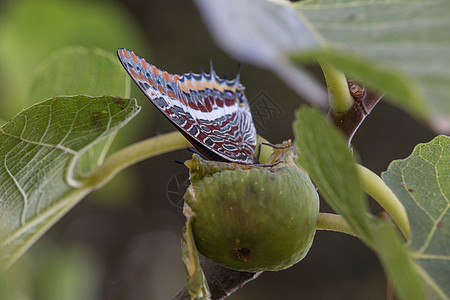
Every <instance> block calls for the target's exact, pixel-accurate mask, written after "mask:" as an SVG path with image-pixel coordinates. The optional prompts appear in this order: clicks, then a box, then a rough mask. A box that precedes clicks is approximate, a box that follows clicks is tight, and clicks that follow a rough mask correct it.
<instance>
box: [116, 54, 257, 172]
mask: <svg viewBox="0 0 450 300" xmlns="http://www.w3.org/2000/svg"><path fill="white" fill-rule="evenodd" d="M117 54H118V56H119V59H120V61H121V63H122V65H123V66H124V67H125V69H126V70H127V72H128V73H129V74H130V76H131V78H132V79H133V80H134V81H135V82H136V84H137V85H138V86H139V88H140V89H141V90H142V91H143V92H144V94H145V95H146V96H147V97H148V98H149V99H150V101H151V102H152V103H153V104H154V105H155V106H156V107H157V108H158V109H159V110H160V111H161V112H162V113H163V114H164V115H165V116H166V117H167V118H168V119H169V121H170V122H172V124H174V125H175V126H176V127H177V129H178V130H180V132H181V133H182V134H183V135H184V136H185V137H186V138H187V139H188V140H189V141H190V142H191V143H192V145H193V146H194V147H195V148H196V149H197V150H198V151H199V152H200V153H202V154H203V155H205V156H206V157H207V158H209V159H211V160H221V161H228V162H235V163H241V164H252V163H253V162H254V154H255V147H256V129H255V126H254V124H253V120H252V115H251V113H250V107H249V104H248V101H247V99H246V97H245V93H244V89H245V88H244V87H243V86H242V85H241V84H240V83H239V78H238V77H237V78H236V79H234V80H225V79H220V78H219V77H218V76H217V75H216V73H215V72H214V70H213V68H212V67H211V73H210V74H206V73H204V72H202V73H201V74H194V73H192V72H190V73H186V74H183V75H181V76H180V75H176V74H170V73H168V72H165V71H162V70H160V69H158V68H156V67H155V66H153V65H151V64H149V63H148V62H146V61H145V60H144V59H143V58H141V57H139V56H138V55H136V54H135V53H134V52H133V51H130V50H127V49H119V50H118V51H117Z"/></svg>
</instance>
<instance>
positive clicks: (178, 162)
mask: <svg viewBox="0 0 450 300" xmlns="http://www.w3.org/2000/svg"><path fill="white" fill-rule="evenodd" d="M175 163H176V164H180V165H183V166H184V162H182V161H179V160H175Z"/></svg>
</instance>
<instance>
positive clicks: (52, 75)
mask: <svg viewBox="0 0 450 300" xmlns="http://www.w3.org/2000/svg"><path fill="white" fill-rule="evenodd" d="M129 78H130V76H128V74H126V72H124V71H123V67H122V65H121V64H120V62H119V60H118V59H117V57H116V56H115V55H113V54H112V53H110V52H106V51H104V50H102V49H99V48H84V47H79V46H76V47H74V46H72V47H64V48H62V49H59V50H57V51H56V52H55V53H53V54H52V55H51V56H50V57H49V58H48V59H47V60H46V61H45V62H43V63H42V64H41V66H40V68H39V70H38V71H37V72H36V73H35V75H34V78H33V82H32V85H31V89H30V99H48V98H50V97H53V96H55V95H79V94H84V95H91V96H102V95H115V96H118V97H129V96H130V95H129V94H130V79H129Z"/></svg>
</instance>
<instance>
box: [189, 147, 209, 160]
mask: <svg viewBox="0 0 450 300" xmlns="http://www.w3.org/2000/svg"><path fill="white" fill-rule="evenodd" d="M187 149H188V151H189V152H191V153H195V154H197V155H199V156H201V158H203V159H204V160H209V158H207V157H206V156H204V155H203V154H201V153H200V152H198V151H197V149H195V148H192V147H188V148H187Z"/></svg>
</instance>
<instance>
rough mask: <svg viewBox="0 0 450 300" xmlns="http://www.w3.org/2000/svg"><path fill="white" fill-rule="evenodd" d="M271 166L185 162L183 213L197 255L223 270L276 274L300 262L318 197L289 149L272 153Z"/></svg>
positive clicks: (308, 244)
mask: <svg viewBox="0 0 450 300" xmlns="http://www.w3.org/2000/svg"><path fill="white" fill-rule="evenodd" d="M278 161H281V162H280V163H278V164H276V165H274V166H272V167H260V166H243V165H237V164H229V163H222V162H211V161H205V160H202V159H201V158H199V157H198V156H194V157H193V159H192V160H190V161H187V162H186V165H187V166H188V167H189V169H190V179H191V186H190V187H189V188H188V190H187V191H186V194H185V205H186V207H185V214H187V213H189V214H190V215H192V216H193V220H192V231H193V234H194V239H195V244H196V246H197V249H198V251H199V252H200V253H202V254H203V255H205V256H206V257H208V258H210V259H211V260H213V261H214V262H216V263H219V264H221V265H223V266H225V267H228V268H231V269H236V270H242V271H249V272H257V271H268V270H271V271H276V270H282V269H285V268H288V267H290V266H292V265H293V264H295V263H297V262H298V261H300V260H301V259H302V258H303V257H304V256H305V255H306V253H307V252H308V250H309V248H310V247H311V244H312V240H313V237H314V233H315V228H316V221H317V216H318V212H319V198H318V195H317V192H316V189H315V187H314V185H313V184H312V183H311V180H310V179H309V176H308V175H307V174H306V172H305V171H304V170H303V169H301V168H300V167H299V166H298V165H297V163H296V151H295V149H294V148H293V147H289V148H288V149H282V150H277V149H275V150H274V155H273V156H272V157H271V159H270V161H268V162H267V163H268V164H270V163H275V162H278Z"/></svg>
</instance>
